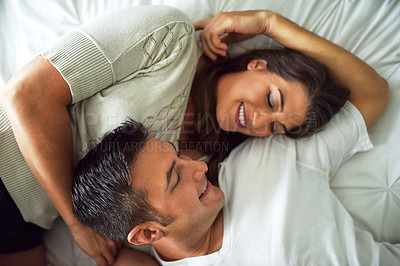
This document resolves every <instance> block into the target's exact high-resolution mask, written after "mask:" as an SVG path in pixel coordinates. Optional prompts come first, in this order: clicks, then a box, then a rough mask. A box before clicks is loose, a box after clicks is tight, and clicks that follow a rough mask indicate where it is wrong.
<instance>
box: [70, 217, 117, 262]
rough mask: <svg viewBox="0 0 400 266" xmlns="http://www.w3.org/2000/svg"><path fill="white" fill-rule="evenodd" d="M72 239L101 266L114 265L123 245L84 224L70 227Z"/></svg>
mask: <svg viewBox="0 0 400 266" xmlns="http://www.w3.org/2000/svg"><path fill="white" fill-rule="evenodd" d="M69 230H70V231H71V234H72V237H73V238H74V240H75V242H76V243H77V244H78V246H79V247H80V248H81V249H82V250H83V251H84V252H85V253H86V254H88V255H89V256H90V257H92V258H93V259H94V260H95V261H96V263H97V264H98V265H99V266H106V265H112V264H113V263H114V262H115V258H116V256H117V255H118V250H119V248H120V247H121V243H117V242H116V241H113V240H111V239H108V238H106V237H104V236H102V235H100V234H98V233H96V232H95V231H93V230H92V229H90V228H89V227H86V226H84V225H82V224H76V225H74V226H70V227H69Z"/></svg>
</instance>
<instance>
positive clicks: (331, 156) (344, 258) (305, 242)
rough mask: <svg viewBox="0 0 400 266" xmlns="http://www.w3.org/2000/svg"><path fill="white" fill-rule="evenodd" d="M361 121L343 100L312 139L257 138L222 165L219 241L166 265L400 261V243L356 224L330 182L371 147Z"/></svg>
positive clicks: (352, 108)
mask: <svg viewBox="0 0 400 266" xmlns="http://www.w3.org/2000/svg"><path fill="white" fill-rule="evenodd" d="M371 147H372V144H371V142H370V140H369V137H368V133H367V130H366V127H365V123H364V120H363V118H362V116H361V114H360V113H359V112H358V110H357V109H356V108H355V107H354V106H353V105H352V104H351V103H346V105H345V106H344V107H343V108H342V110H341V111H340V112H339V113H338V114H337V115H336V116H335V117H334V118H333V119H332V121H331V122H330V123H329V126H328V128H327V129H326V130H324V131H323V132H320V133H318V134H316V135H314V136H312V137H310V138H306V139H300V140H293V139H290V138H287V137H285V136H274V137H270V138H254V139H250V140H248V141H246V142H245V143H243V144H241V145H240V146H239V147H237V148H236V149H235V150H234V151H233V152H232V153H231V155H229V157H228V158H227V159H226V160H225V161H224V162H223V163H222V164H221V168H220V174H219V183H220V188H221V189H222V190H223V192H224V193H225V199H226V203H225V206H224V209H223V215H224V236H223V244H222V248H221V249H220V250H219V251H218V252H215V253H212V254H209V255H206V256H200V257H192V258H186V259H183V260H180V261H175V262H164V261H162V260H160V259H159V257H158V256H157V254H156V257H157V258H158V259H159V262H160V263H162V264H163V265H274V266H276V265H296V266H298V265H324V266H325V265H400V245H397V246H396V245H391V244H387V243H377V242H375V241H374V240H373V238H372V236H371V234H370V233H368V232H366V231H361V230H359V229H357V228H356V227H355V226H354V224H353V220H352V218H351V217H350V215H349V214H348V213H347V211H346V210H345V209H344V207H343V206H342V204H341V203H340V202H339V201H338V200H337V198H336V197H335V195H334V194H333V193H332V191H331V190H330V188H329V177H330V176H331V175H332V173H333V172H334V171H336V169H337V168H338V166H339V165H340V164H341V162H343V161H344V160H346V159H347V158H349V157H350V156H352V155H353V154H354V153H355V152H358V151H364V150H367V149H370V148H371Z"/></svg>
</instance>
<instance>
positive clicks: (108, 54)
mask: <svg viewBox="0 0 400 266" xmlns="http://www.w3.org/2000/svg"><path fill="white" fill-rule="evenodd" d="M144 25H145V26H144ZM143 36H144V37H143ZM191 38H194V30H193V26H192V22H191V21H190V20H189V18H188V17H187V16H186V15H185V14H184V13H183V12H181V11H179V10H178V9H175V8H172V7H167V6H140V7H135V8H129V9H123V10H120V11H117V12H115V13H112V14H109V15H107V16H104V17H102V18H100V19H97V20H94V21H91V22H90V23H88V24H85V25H83V26H81V27H79V28H77V29H75V30H73V31H71V32H69V33H67V34H65V35H63V36H62V37H61V38H60V39H59V40H58V41H57V42H56V43H55V44H54V45H53V46H52V47H50V48H48V49H46V50H44V51H43V52H42V56H43V57H45V58H46V59H48V60H49V61H50V62H51V63H52V64H53V66H54V67H55V68H57V69H58V71H59V72H60V73H61V75H62V76H63V77H64V79H65V80H66V82H67V83H68V84H69V87H70V90H71V94H72V103H76V102H79V101H81V100H83V99H85V98H88V97H90V96H92V95H93V94H95V93H97V92H99V91H101V90H103V89H105V88H108V87H110V86H112V85H114V84H116V83H120V82H124V81H126V80H128V79H132V78H134V77H135V76H138V75H140V76H145V75H149V74H150V73H153V72H154V71H157V70H158V69H161V68H163V67H165V66H167V65H168V64H169V63H170V62H172V61H173V60H174V59H175V58H176V57H177V56H178V55H179V54H180V53H181V52H182V50H183V49H185V48H186V46H187V44H188V43H189V42H191V41H193V40H191Z"/></svg>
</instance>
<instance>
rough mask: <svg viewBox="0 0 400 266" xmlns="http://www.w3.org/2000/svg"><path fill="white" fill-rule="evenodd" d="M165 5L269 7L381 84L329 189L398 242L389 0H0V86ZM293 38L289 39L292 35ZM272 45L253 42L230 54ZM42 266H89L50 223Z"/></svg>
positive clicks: (393, 22)
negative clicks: (42, 57)
mask: <svg viewBox="0 0 400 266" xmlns="http://www.w3.org/2000/svg"><path fill="white" fill-rule="evenodd" d="M161 4H163V5H171V6H174V7H177V8H179V9H181V10H183V11H184V12H185V13H187V14H188V16H189V17H190V18H191V19H192V20H193V21H197V20H199V19H202V18H206V17H210V16H213V15H215V14H216V13H217V12H219V11H233V10H246V9H269V10H272V11H276V12H278V13H280V14H282V15H283V16H285V17H287V18H289V19H291V20H292V21H294V22H296V23H297V24H299V25H301V26H303V27H304V28H307V29H309V30H311V31H313V32H315V33H317V34H319V35H320V36H322V37H324V38H326V39H328V40H330V41H333V42H335V43H336V44H339V45H341V46H342V47H344V48H345V49H347V50H349V51H351V52H352V53H354V54H356V55H357V56H358V57H360V58H361V59H363V60H364V61H366V62H367V63H368V64H369V65H371V66H372V67H373V68H374V69H375V70H376V71H377V72H378V73H379V74H380V75H382V76H383V77H384V78H385V79H387V80H388V82H389V89H390V100H389V104H388V106H387V108H386V110H385V111H384V114H383V115H382V117H381V118H380V119H379V120H378V121H377V122H376V124H375V125H374V126H373V127H372V128H370V130H369V133H370V137H371V140H372V143H373V144H374V149H372V150H370V151H367V152H362V153H358V154H356V155H355V156H353V157H352V158H351V159H350V160H348V161H346V162H345V163H344V164H343V165H342V166H341V167H340V169H339V170H338V171H337V173H335V175H334V176H333V177H332V179H331V188H332V190H333V191H334V192H335V194H336V195H337V197H338V198H339V200H340V201H341V202H342V204H343V205H344V206H345V208H346V209H347V210H348V212H349V213H350V214H351V215H352V217H353V219H354V222H355V224H356V225H357V226H358V227H360V228H361V229H364V230H367V231H370V232H371V233H372V235H373V237H374V238H375V240H376V241H389V242H391V243H400V157H399V154H400V138H399V132H400V112H399V105H400V31H399V29H400V19H399V18H398V16H399V14H400V1H396V0H378V1H372V0H360V1H351V0H342V1H333V0H332V1H330V0H296V1H290V0H281V1H275V0H263V1H257V0H246V1H241V0H215V1H214V0H186V1H173V0H147V1H146V0H141V1H140V0H136V1H135V0H118V1H111V0H40V1H28V0H19V1H13V0H3V1H0V33H1V37H0V58H1V64H0V86H2V85H3V84H4V83H5V82H6V81H7V80H8V79H9V78H10V77H11V76H12V75H13V74H14V73H15V72H16V71H17V70H18V69H19V68H21V67H22V66H23V65H24V64H26V63H27V62H28V61H29V60H31V59H32V58H34V57H35V55H37V54H38V53H39V52H40V51H41V50H42V49H43V48H44V47H46V46H48V45H50V44H51V43H52V42H54V41H55V40H56V39H57V38H58V37H60V36H61V35H62V34H63V33H65V32H67V31H69V30H71V29H73V28H75V27H77V26H79V25H81V24H83V23H85V22H88V21H90V20H92V19H94V18H96V17H98V16H101V15H103V14H107V13H110V12H112V11H115V10H118V9H121V8H124V7H130V6H137V5H161ZM293 38H296V36H293ZM271 45H276V44H275V43H274V42H273V41H271V40H270V39H268V38H267V37H264V36H259V37H256V38H254V39H251V40H248V41H245V42H243V43H239V44H235V45H234V46H232V47H231V48H230V52H231V53H232V54H235V53H241V52H243V51H245V50H248V49H254V48H262V47H264V48H265V47H268V46H271ZM46 244H47V249H48V264H49V265H95V264H94V262H93V261H92V260H91V259H90V258H89V257H87V256H86V255H85V254H83V252H82V251H80V249H79V248H78V247H77V246H76V245H75V244H74V242H73V240H72V238H71V236H70V234H69V232H68V229H67V228H66V226H65V224H64V223H63V222H62V221H61V220H58V221H56V223H55V226H54V228H53V229H52V230H51V231H50V232H48V233H47V234H46Z"/></svg>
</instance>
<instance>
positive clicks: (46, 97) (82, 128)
mask: <svg viewBox="0 0 400 266" xmlns="http://www.w3.org/2000/svg"><path fill="white" fill-rule="evenodd" d="M121 12H122V13H118V15H117V16H115V17H113V16H111V17H108V18H105V19H102V20H99V21H97V22H96V24H93V23H92V24H89V25H87V26H84V27H82V28H81V29H80V30H78V31H74V32H72V33H70V34H68V35H66V36H64V37H63V38H62V39H61V40H60V41H59V42H58V44H56V46H55V47H52V48H49V49H47V50H46V51H45V52H44V53H43V54H42V55H43V56H39V57H37V58H36V59H34V60H33V61H32V62H31V63H29V64H28V65H27V66H26V67H24V68H23V69H22V70H21V71H20V72H19V73H17V74H16V75H15V76H14V77H13V78H12V79H11V80H10V81H9V82H8V83H7V85H6V87H5V88H4V90H2V92H1V94H2V95H1V99H2V103H3V104H4V109H5V110H6V111H7V115H8V118H9V119H10V121H11V125H12V129H13V130H12V131H11V129H8V131H7V132H8V133H7V134H8V135H7V136H10V135H15V138H16V140H17V141H18V145H19V147H20V150H21V152H22V154H23V155H24V157H25V158H26V161H27V163H28V165H29V167H30V170H31V171H32V173H33V174H34V175H35V176H36V178H37V179H38V180H39V182H40V184H41V185H42V186H43V188H44V190H45V191H46V192H47V195H48V197H49V198H50V200H51V201H52V202H53V204H54V206H55V207H56V208H57V210H58V212H59V213H60V214H61V216H62V217H63V219H64V221H65V222H66V223H67V225H68V226H69V228H70V230H71V233H72V235H73V236H74V239H75V240H76V242H77V243H78V244H79V245H80V247H81V248H82V249H83V250H84V251H85V252H87V253H88V254H89V255H90V256H92V257H93V258H94V259H95V260H96V262H97V263H98V264H99V265H105V263H112V262H113V260H114V256H115V254H116V253H117V246H116V243H113V242H112V241H109V240H107V239H104V238H103V237H102V236H100V235H98V234H96V233H94V232H93V231H91V230H90V229H88V228H86V227H84V226H83V225H81V224H80V223H79V222H78V221H77V220H76V218H75V217H74V216H73V214H72V203H71V195H70V187H71V177H72V172H73V168H74V160H73V157H74V156H73V155H74V152H75V157H76V159H79V158H81V157H82V155H84V154H85V153H86V151H87V150H88V149H90V146H91V145H92V144H93V143H95V142H97V141H98V140H99V139H100V138H101V136H102V135H103V134H104V133H105V132H106V131H107V130H109V129H111V128H113V127H115V126H116V125H117V124H119V123H120V121H122V120H125V119H126V116H131V117H132V118H133V119H135V120H139V121H142V122H143V123H144V124H145V125H146V126H151V127H152V128H153V129H154V132H153V133H154V134H153V136H154V137H157V138H160V139H163V140H169V141H172V142H174V143H177V142H178V140H179V135H180V133H182V134H181V138H180V142H181V146H183V145H184V143H185V140H189V143H190V141H191V139H194V140H195V141H197V143H201V141H202V140H204V139H207V137H208V135H207V134H204V132H205V133H207V131H204V132H201V128H203V129H204V127H205V129H207V126H208V127H209V126H212V125H210V124H209V123H207V122H205V121H204V118H202V117H200V118H199V119H197V117H195V118H196V119H195V124H193V125H192V126H193V129H194V130H195V131H197V132H198V133H196V134H190V135H189V136H187V134H185V133H187V132H186V131H187V130H184V131H183V132H182V131H181V130H180V128H181V125H182V122H183V114H184V113H185V107H186V105H187V102H188V98H189V97H188V96H189V92H188V90H189V88H190V84H191V81H192V78H193V76H194V73H195V68H196V64H197V58H198V57H197V56H196V55H197V54H196V53H197V51H196V48H195V45H194V40H193V39H194V34H193V29H192V27H191V26H190V21H189V20H188V19H187V18H186V17H185V16H184V15H182V13H180V12H178V11H176V10H174V9H168V8H165V7H154V6H153V7H143V8H138V9H134V10H129V11H121ZM124 12H128V13H124ZM118 18H122V19H120V20H118ZM150 18H151V19H150ZM154 18H158V21H156V22H154ZM135 19H140V21H141V23H142V24H141V25H149V28H151V29H149V30H147V29H142V28H140V27H139V26H138V25H137V23H135ZM112 20H116V21H118V22H123V23H125V24H118V26H119V27H118V31H116V30H115V29H114V30H107V29H110V27H112V26H113V25H114V23H112V22H111V21H112ZM171 21H172V22H171ZM115 24H117V23H115ZM141 25H140V26H141ZM243 25H246V26H243ZM242 26H243V27H242ZM195 27H196V28H197V29H201V28H204V30H203V33H202V35H201V39H202V43H203V47H204V51H205V53H206V54H207V55H208V56H209V57H211V59H213V60H215V59H216V55H220V56H224V55H225V54H226V47H227V46H226V44H225V43H223V42H221V41H220V38H219V36H222V35H224V34H225V33H228V35H227V39H225V41H226V42H227V43H230V42H231V41H235V40H238V39H243V36H245V37H248V34H251V35H254V34H266V35H267V36H269V37H271V38H274V39H275V40H277V41H278V42H280V43H281V44H282V45H284V46H286V47H288V48H290V49H292V50H296V51H299V52H302V53H304V54H306V55H309V56H311V57H312V58H314V59H316V60H317V61H319V62H320V63H322V64H323V65H325V66H326V67H327V68H328V71H329V73H330V75H331V76H332V77H333V78H334V79H335V80H337V81H338V82H339V83H340V84H343V85H344V86H346V87H348V88H349V89H350V90H351V95H350V100H351V101H352V102H353V103H354V105H356V107H357V108H359V109H360V111H361V110H362V111H368V110H373V111H374V114H376V113H378V114H379V113H380V111H381V110H382V109H383V107H384V105H385V102H386V98H385V97H381V98H379V100H376V99H378V97H377V96H381V95H382V93H383V94H384V95H385V93H387V91H386V90H387V84H386V82H385V81H384V80H383V79H382V78H381V77H380V76H379V75H378V74H377V73H376V72H375V71H374V70H372V69H371V68H370V67H369V66H368V65H366V64H365V63H364V62H362V61H361V60H359V59H358V58H356V57H355V56H353V55H351V54H350V53H348V52H346V51H345V50H343V49H342V48H339V47H337V46H336V45H334V44H332V43H330V42H328V41H326V40H323V39H321V38H319V37H318V36H316V35H314V34H312V33H310V32H307V31H305V30H304V29H302V28H300V27H298V26H297V25H295V24H293V23H291V22H290V21H288V20H286V19H284V18H282V17H281V16H279V15H277V14H274V13H272V12H267V11H249V12H232V13H221V14H218V15H217V16H216V17H214V18H212V19H207V20H203V21H199V22H197V23H196V24H195ZM143 31H144V32H143ZM115 32H116V33H115ZM131 32H137V33H138V34H131ZM105 33H107V34H108V35H107V36H106V37H104V36H103V35H102V34H105ZM140 33H141V34H144V35H145V36H146V37H145V38H142V36H143V35H140ZM229 33H235V34H229ZM237 34H239V35H237ZM240 34H244V35H240ZM138 36H139V37H140V38H139V37H138ZM177 36H178V37H177ZM292 36H296V38H295V40H293V39H292ZM135 38H137V39H138V40H136V39H135ZM121 40H124V42H123V43H121V46H124V45H125V44H126V43H131V45H130V46H129V45H127V46H126V47H127V48H126V50H125V51H124V53H123V55H124V56H121V54H118V53H117V52H121V50H120V49H119V48H118V49H116V48H115V43H116V41H121ZM159 40H160V41H162V42H163V44H166V45H165V46H163V45H159V46H157V45H155V44H156V43H157V42H158V41H159ZM132 44H133V45H132ZM136 44H137V45H136ZM99 47H100V48H99ZM80 48H82V49H80ZM78 50H79V52H78ZM134 55H135V56H134ZM44 57H45V58H47V59H48V60H49V61H48V60H46V59H45V58H44ZM70 59H71V61H68V60H70ZM253 59H254V60H253ZM91 60H93V61H91ZM268 60H270V61H271V60H272V59H262V58H259V57H258V56H257V57H256V58H252V59H251V60H250V61H249V62H245V63H244V66H245V69H243V67H242V71H240V72H235V71H233V72H232V71H230V72H231V73H228V72H227V73H224V74H222V75H221V76H220V77H219V78H218V79H217V78H215V79H213V81H214V83H216V85H215V86H216V90H215V92H214V93H215V94H216V95H215V98H216V103H215V105H212V104H210V103H208V101H206V102H205V103H208V105H209V106H207V104H204V106H205V109H202V108H203V107H201V97H198V96H196V95H197V94H198V93H199V92H201V90H199V89H197V88H196V86H197V84H198V83H197V81H195V82H194V86H193V89H192V91H191V93H190V94H191V95H192V100H193V105H192V106H191V105H189V107H188V108H189V110H190V108H193V107H195V108H196V109H198V110H197V111H198V112H202V113H203V114H204V115H205V117H206V119H207V114H208V113H207V112H208V111H207V110H210V108H212V106H216V111H215V119H216V120H217V122H218V126H220V127H221V128H222V129H224V130H237V131H239V132H241V133H245V134H251V135H258V133H259V134H260V135H263V136H264V135H265V136H266V135H270V134H271V132H270V130H271V129H273V130H274V131H277V133H283V132H284V131H288V132H289V133H290V134H292V133H293V132H301V130H296V128H298V127H299V126H302V125H304V124H306V125H307V123H306V112H307V111H306V110H307V109H308V108H309V106H311V105H310V103H311V102H312V98H313V97H311V96H312V95H307V94H306V92H305V91H304V90H303V86H304V84H301V83H300V82H298V81H293V80H291V79H290V78H289V81H288V80H287V79H284V78H282V77H280V76H278V75H276V74H275V73H273V71H272V70H270V69H269V68H268V65H269V64H272V62H269V61H268ZM50 62H51V63H50ZM68 62H73V64H71V63H68ZM216 64H218V63H216ZM315 64H316V63H315ZM53 65H54V66H53ZM242 65H243V64H242ZM94 66H96V67H97V68H96V67H94ZM316 66H317V68H318V67H319V65H318V64H316ZM210 67H211V68H214V66H213V65H211V66H210ZM88 69H89V70H91V72H89V71H88ZM205 69H206V68H205ZM172 70H174V71H172ZM204 71H205V72H203V73H205V74H201V73H202V70H200V71H199V72H198V76H197V77H196V80H204V79H203V78H202V76H203V77H204V75H205V76H208V74H207V70H204ZM77 76H78V77H77ZM150 77H151V79H150ZM147 80H151V90H152V95H151V98H150V99H148V98H146V97H145V96H146V95H147V94H146V93H148V89H149V86H150V84H149V83H148V81H147ZM232 81H236V82H235V83H232ZM252 81H258V82H256V83H254V84H255V85H254V86H257V87H254V89H255V90H256V91H258V92H260V93H259V94H256V96H255V97H254V99H255V101H254V102H253V103H252V102H251V101H248V100H247V99H245V96H241V97H238V98H237V99H236V100H235V101H233V102H235V104H233V105H231V104H230V101H228V98H229V96H231V95H232V94H233V93H231V92H230V91H228V89H229V88H230V87H231V88H232V90H233V89H235V91H240V88H243V87H242V85H246V86H245V87H244V88H243V89H244V90H245V91H249V89H248V87H247V85H248V84H250V83H249V82H252ZM67 82H68V83H67ZM133 82H134V83H133ZM133 84H134V86H133ZM129 85H131V86H129ZM239 85H240V86H239ZM262 85H264V86H262ZM132 86H133V87H135V91H134V93H133V92H132V91H129V90H127V88H128V87H132ZM207 87H208V85H207ZM110 88H112V89H110ZM284 88H285V89H287V91H289V92H290V90H291V89H293V90H296V91H297V93H296V94H293V93H289V94H287V93H285V95H284V97H281V96H280V95H283V94H284V93H283V91H284ZM289 88H290V89H289ZM146 89H147V90H146ZM252 89H253V88H252ZM165 91H168V94H165V93H163V92H165ZM252 91H253V90H252ZM341 91H343V90H341ZM344 91H345V90H344ZM382 91H383V92H382ZM203 93H205V94H206V96H208V95H207V92H204V91H203ZM251 95H254V94H251ZM259 95H263V96H262V97H261V96H259ZM293 95H295V96H296V97H293ZM139 96H141V97H139ZM246 96H247V94H246ZM338 97H339V98H340V100H338V102H340V101H341V102H342V103H341V104H340V103H339V104H338V106H337V108H332V110H333V111H331V112H327V114H328V115H327V116H328V119H325V120H329V115H330V116H331V115H332V114H333V113H334V112H335V109H338V108H339V107H340V106H341V105H342V104H343V103H344V101H345V99H346V97H347V95H346V93H345V96H342V95H338ZM209 98H210V99H213V98H214V97H212V96H210V97H209ZM104 99H107V101H106V102H105V101H104ZM203 99H204V97H203ZM282 99H284V100H283V101H282ZM257 100H259V101H257ZM43 102H45V103H46V104H43ZM261 102H262V104H261ZM309 102H310V103H309ZM71 103H73V105H70V104H71ZM158 105H160V106H158ZM322 105H323V104H322ZM127 106H129V107H132V108H134V109H130V108H127ZM182 106H184V108H182ZM218 106H219V107H218ZM232 106H235V107H234V109H233V111H232V108H231V107H232ZM371 107H373V109H372V108H371ZM67 108H68V112H67ZM286 108H293V109H292V110H291V112H289V114H286V113H285V112H286V111H287V109H286ZM282 109H284V110H282ZM5 110H3V107H2V111H3V114H4V115H5V112H4V111H5ZM132 110H134V113H133V112H132ZM249 110H251V111H252V113H251V115H249ZM103 111H105V112H103ZM187 113H189V112H187ZM226 113H227V114H231V117H229V115H228V117H226V116H224V114H226ZM371 113H372V111H371ZM189 114H190V113H189ZM232 114H233V116H234V117H235V118H234V122H231V121H232ZM211 115H212V116H214V113H211ZM285 115H286V116H285ZM377 116H378V115H375V116H372V117H373V118H371V119H372V120H374V119H376V118H377ZM4 117H5V118H6V119H7V116H3V115H2V118H4ZM189 118H190V117H189ZM192 118H193V117H192ZM258 118H265V119H264V121H263V120H260V121H261V122H259V124H258V121H259V120H258ZM284 118H285V119H284ZM311 118H312V119H311V120H310V119H309V121H311V122H314V119H316V118H314V117H312V116H311ZM215 119H214V120H211V121H215ZM282 119H283V120H282ZM371 119H368V121H366V122H367V125H369V123H372V122H373V121H370V120H371ZM192 120H193V119H192ZM211 121H210V122H211ZM7 122H8V121H7ZM232 123H233V124H234V126H233V128H231V126H232ZM287 123H290V125H288V124H287ZM275 124H276V125H275ZM71 125H72V129H73V130H74V131H73V132H71V130H69V129H71ZM185 125H186V123H184V126H185ZM198 125H200V126H201V127H200V128H199V130H197V128H196V127H197V126H198ZM213 125H215V124H213ZM249 125H252V127H250V126H249ZM258 125H261V126H258ZM309 125H311V128H312V124H309ZM49 126H51V130H49V129H48V127H49ZM189 126H190V124H189ZM271 126H272V127H271ZM183 128H184V129H185V127H183ZM215 128H216V129H219V127H215ZM251 128H254V129H257V130H256V131H254V132H250V131H246V130H250V129H251ZM306 128H307V126H306ZM308 128H310V126H308ZM189 129H190V128H189ZM263 130H265V131H263ZM221 132H222V131H221ZM306 132H309V131H308V130H306ZM252 133H254V134H252ZM261 133H262V134H261ZM224 134H225V133H222V134H221V135H218V134H215V136H216V138H215V140H214V141H218V140H221V139H220V138H221V137H224V136H223V135H224ZM3 135H6V134H3ZM211 135H212V134H211ZM300 135H302V133H301V134H300ZM304 135H306V134H304ZM12 137H13V136H12ZM10 138H11V137H10ZM73 138H74V142H73V141H72V139H73ZM2 140H3V136H2ZM73 147H74V149H73ZM2 149H3V147H2ZM214 154H217V153H214ZM2 156H3V155H2ZM18 156H20V155H18ZM198 156H199V155H194V156H193V157H198ZM214 156H215V158H216V157H217V155H214ZM14 157H15V156H14ZM215 158H212V159H214V161H218V159H220V158H217V160H216V159H215ZM9 159H10V161H11V160H12V159H15V158H9ZM19 159H22V156H20V157H19ZM24 167H25V166H24ZM21 169H22V168H18V171H21ZM25 169H26V171H28V170H29V169H27V168H25ZM22 170H23V169H22ZM3 173H4V172H3V171H2V172H1V173H0V174H1V175H0V176H1V178H2V180H3V182H4V183H5V185H6V188H7V190H8V191H9V192H10V194H12V196H13V199H14V200H15V201H16V203H17V207H18V208H19V209H21V208H23V207H24V206H25V205H24V204H21V203H18V202H17V200H16V198H17V197H18V195H17V194H18V193H20V194H23V193H22V192H21V191H22V189H21V188H19V187H18V188H13V189H10V188H11V185H12V184H11V183H12V182H11V181H10V179H12V178H10V177H6V176H5V175H4V174H3ZM17 174H18V173H17ZM15 177H18V178H14V179H15V180H17V181H18V180H19V181H20V182H25V179H24V180H22V181H21V177H19V176H15ZM10 184H11V185H10ZM29 189H30V190H33V189H32V187H29ZM36 192H37V191H36ZM22 198H23V197H22V196H21V197H20V198H19V200H21V202H23V201H22ZM37 205H39V204H37V203H36V202H32V204H31V205H29V204H27V205H26V206H37ZM44 205H46V204H44ZM46 206H47V207H48V205H46ZM49 208H50V207H49ZM44 209H45V208H43V210H44ZM28 211H29V210H21V212H23V214H24V218H25V217H26V212H28ZM52 218H54V217H50V218H49V219H47V221H46V222H47V223H49V221H48V220H50V223H51V219H52ZM28 220H29V219H28ZM41 222H43V221H40V219H39V221H38V222H37V224H41ZM43 223H44V222H43ZM31 248H34V247H31ZM39 253H40V251H39ZM36 255H38V254H36ZM25 258H27V257H25ZM31 261H32V262H33V259H32V260H31Z"/></svg>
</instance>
